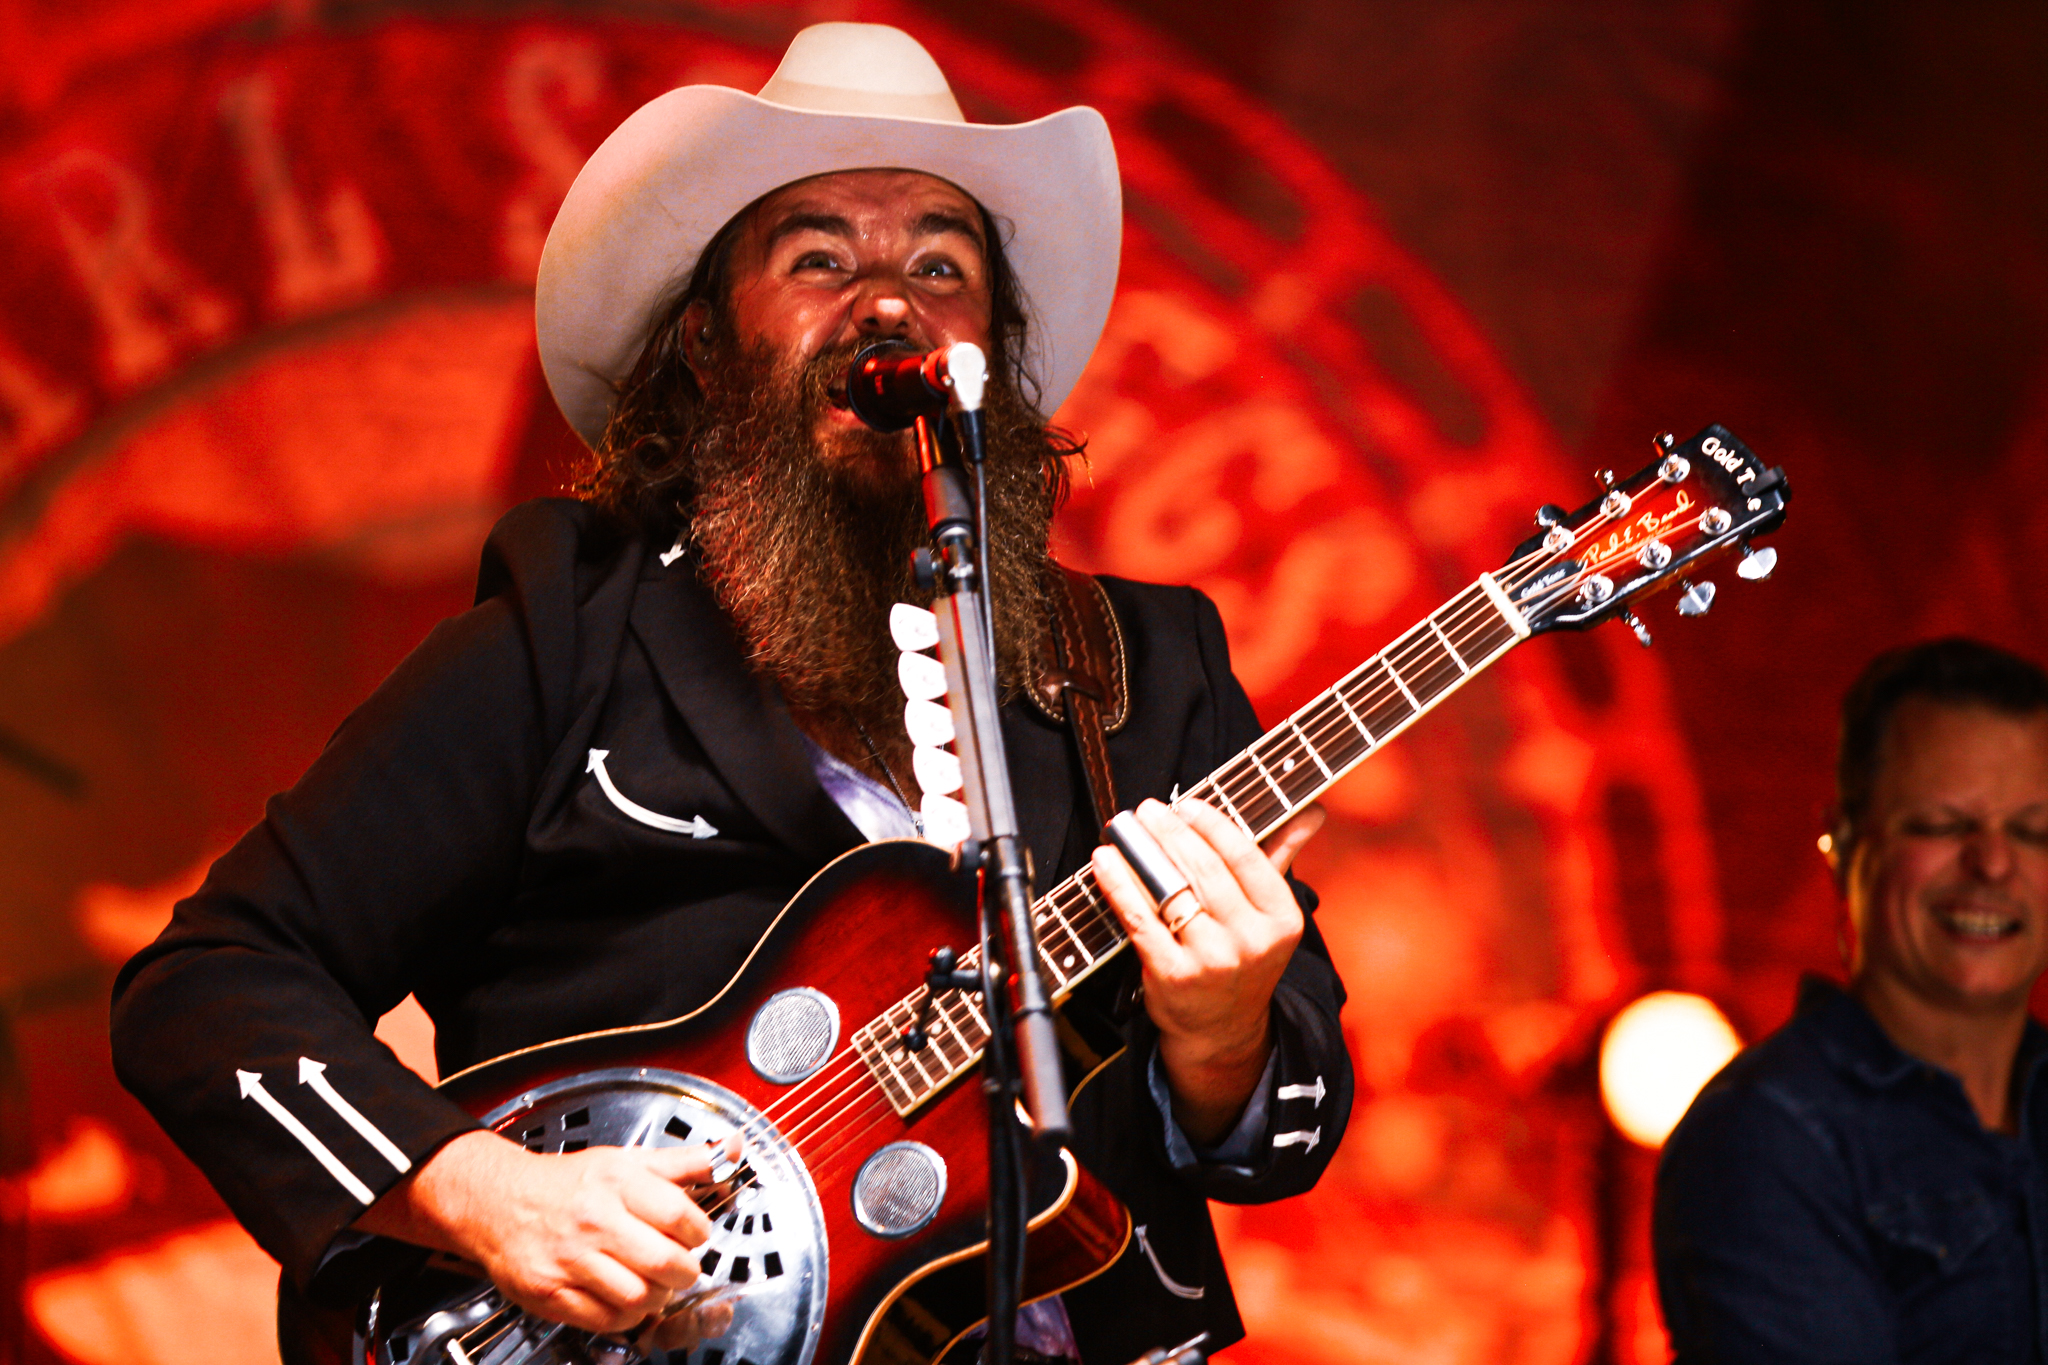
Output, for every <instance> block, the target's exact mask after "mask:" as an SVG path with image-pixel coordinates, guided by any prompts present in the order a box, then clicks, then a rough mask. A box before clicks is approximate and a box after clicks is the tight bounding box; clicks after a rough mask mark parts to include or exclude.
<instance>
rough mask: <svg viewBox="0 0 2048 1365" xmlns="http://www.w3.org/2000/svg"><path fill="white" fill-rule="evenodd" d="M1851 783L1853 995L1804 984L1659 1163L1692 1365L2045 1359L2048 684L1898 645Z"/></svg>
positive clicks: (1668, 1286)
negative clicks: (2038, 989)
mask: <svg viewBox="0 0 2048 1365" xmlns="http://www.w3.org/2000/svg"><path fill="white" fill-rule="evenodd" d="M1837 779H1838V791H1839V805H1838V810H1837V813H1836V819H1835V823H1834V828H1833V829H1832V831H1831V832H1830V834H1829V838H1828V840H1827V841H1826V845H1825V846H1826V847H1827V849H1828V856H1829V861H1830V865H1831V866H1832V867H1833V869H1834V873H1835V880H1836V884H1837V886H1838V887H1839V888H1840V890H1841V893H1842V897H1843V901H1844V904H1845V907H1846V910H1847V917H1846V922H1847V935H1848V937H1847V943H1846V945H1845V946H1846V948H1847V952H1848V955H1849V984H1848V988H1847V990H1846V991H1845V990H1843V989H1841V988H1839V987H1837V986H1835V985H1833V984H1832V983H1829V982H1825V981H1821V980H1819V979H1817V978H1816V979H1809V980H1808V981H1807V982H1806V983H1805V985H1804V987H1803V988H1802V990H1801V992H1800V998H1799V1008H1798V1013H1797V1015H1796V1016H1795V1017H1794V1019H1793V1020H1792V1022H1791V1023H1789V1024H1787V1025H1786V1026H1785V1027H1784V1028H1783V1029H1781V1030H1779V1031H1778V1032H1777V1033H1775V1034H1773V1035H1772V1036H1771V1037H1769V1038H1767V1039H1765V1040H1764V1041H1763V1042H1761V1043H1758V1044H1757V1045H1756V1046H1754V1047H1751V1048H1749V1049H1747V1050H1746V1051H1744V1052H1743V1054H1742V1055H1741V1056H1739V1057H1738V1058H1736V1059H1735V1061H1733V1062H1732V1063H1730V1064H1729V1066H1728V1067H1727V1069H1726V1070H1724V1071H1723V1072H1722V1073H1721V1074H1720V1075H1719V1076H1717V1077H1715V1079H1714V1080H1713V1081H1712V1082H1711V1083H1709V1084H1708V1086H1707V1087H1706V1089H1705V1090H1703V1091H1702V1092H1701V1093H1700V1096H1699V1098H1698V1099H1697V1100H1696V1101H1694V1103H1693V1106H1692V1108H1691V1110H1690V1111H1689V1112H1688V1113H1687V1114H1686V1116H1685V1119H1684V1121H1683V1122H1681V1123H1680V1124H1679V1126H1678V1128H1677V1130H1676V1131H1675V1132H1674V1133H1673V1134H1672V1137H1671V1140H1670V1142H1669V1143H1668V1144H1667V1145H1666V1147H1665V1151H1664V1159H1663V1164H1662V1166H1661V1167H1660V1168H1659V1170H1658V1175H1657V1201H1656V1214H1655V1225H1654V1232H1653V1238H1654V1242H1655V1247H1656V1261H1657V1282H1658V1289H1659V1292H1660V1294H1661V1296H1662V1298H1663V1304H1664V1316H1665V1321H1666V1323H1667V1325H1668V1326H1669V1328H1670V1331H1671V1340H1672V1345H1673V1348H1674V1350H1675V1353H1676V1357H1677V1360H1678V1361H1679V1362H1681V1365H1701V1363H1703V1362H1726V1361H1760V1362H1761V1361H1801V1362H1821V1361H1842V1362H1850V1361H1854V1362H1865V1363H1868V1362H1883V1361H1900V1362H1905V1361H1913V1362H1921V1361H1958V1362H1962V1361H1970V1362H1986V1361H2029V1362H2040V1361H2043V1360H2048V1350H2044V1340H2048V1336H2044V1334H2048V1311H2044V1304H2048V1087H2044V1084H2043V1082H2042V1080H2041V1076H2040V1073H2041V1070H2042V1067H2041V1062H2042V1060H2043V1058H2044V1057H2048V1029H2043V1028H2042V1027H2041V1026H2040V1025H2039V1024H2037V1023H2036V1022H2034V1021H2033V1020H2032V1019H2030V1018H2029V1017H2028V1015H2027V998H2028V994H2029V991H2030V990H2031V988H2032V986H2033V984H2034V981H2035V979H2036V978H2037V977H2038V976H2039V975H2040V974H2041V972H2042V970H2043V968H2044V967H2048V675H2044V674H2043V672H2042V671H2041V669H2040V668H2038V667H2037V666H2035V665H2034V664H2032V663H2029V662H2028V661H2026V660H2023V659H2020V658H2017V657H2015V656H2013V655H2010V654H2007V653H2004V652H2003V651H2000V650H1996V649H1993V648H1991V647H1989V646H1986V645H1982V644H1978V643H1975V642H1973V641H1968V640H1953V639H1952V640H1938V641H1934V642H1932V643H1928V644H1922V645H1917V646H1913V647H1911V648H1907V649H1902V650H1896V651H1893V652H1892V653H1889V654H1886V655H1883V656H1881V657H1880V658H1878V659H1877V660H1876V661H1875V662H1874V663H1872V664H1871V666H1870V667H1869V668H1868V669H1866V670H1865V672H1864V674H1863V676H1862V677H1861V678H1860V679H1858V681H1857V682H1856V684H1855V686H1854V687H1852V688H1851V689H1850V691H1849V694H1848V696H1847V698H1846V699H1845V700H1844V702H1843V710H1842V742H1841V752H1840V758H1839V763H1838V771H1837Z"/></svg>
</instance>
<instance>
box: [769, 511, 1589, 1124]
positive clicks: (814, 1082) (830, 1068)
mask: <svg viewBox="0 0 2048 1365" xmlns="http://www.w3.org/2000/svg"><path fill="white" fill-rule="evenodd" d="M1555 553H1556V552H1552V551H1548V550H1545V551H1541V552H1536V553H1532V555H1531V556H1529V557H1528V559H1529V560H1537V561H1541V560H1542V559H1544V558H1545V557H1546V556H1553V557H1554V555H1555ZM1522 562H1523V563H1526V562H1528V561H1527V560H1525V561H1522ZM1519 567H1520V564H1516V565H1511V566H1510V568H1509V570H1508V571H1504V572H1512V571H1513V570H1514V569H1517V568H1519ZM1543 567H1547V566H1543ZM1537 571H1539V572H1540V568H1539V569H1538V570H1537ZM1460 599H1465V600H1464V601H1463V603H1462V605H1461V603H1460ZM1447 606H1450V607H1457V608H1459V610H1458V615H1457V616H1456V617H1453V618H1451V619H1450V620H1447V621H1443V622H1440V623H1439V624H1440V625H1441V626H1442V627H1443V628H1444V630H1445V634H1446V635H1451V634H1453V632H1455V637H1454V638H1455V639H1457V640H1458V641H1461V642H1464V643H1466V644H1468V645H1469V644H1470V643H1471V642H1472V641H1473V640H1474V639H1475V638H1477V635H1476V632H1474V631H1472V630H1471V629H1470V628H1469V618H1470V616H1471V615H1473V614H1474V613H1475V612H1478V611H1480V610H1482V609H1487V610H1488V613H1489V614H1490V615H1491V616H1492V620H1491V621H1490V622H1488V624H1490V625H1495V626H1497V625H1498V622H1499V617H1498V614H1497V611H1493V610H1491V603H1490V602H1489V601H1487V600H1486V599H1484V598H1483V597H1477V598H1475V597H1474V595H1473V594H1472V592H1471V590H1470V589H1468V590H1466V592H1465V593H1461V594H1460V598H1459V599H1454V600H1453V602H1452V603H1451V604H1447ZM1442 610H1443V609H1440V612H1441V611H1442ZM1460 617H1462V618H1466V619H1459V618H1460ZM1425 624H1426V623H1425ZM1425 642H1426V636H1425V635H1424V632H1423V628H1422V627H1417V628H1415V629H1414V630H1412V631H1411V632H1409V634H1408V635H1405V636H1403V637H1402V638H1401V639H1398V640H1396V641H1395V642H1394V643H1393V644H1391V645H1389V646H1388V647H1387V648H1386V649H1385V650H1382V651H1381V654H1380V655H1376V656H1375V657H1374V659H1373V660H1369V661H1368V662H1367V664H1365V665H1363V666H1362V667H1361V669H1359V670H1354V672H1355V673H1361V674H1362V673H1363V672H1364V671H1365V670H1367V669H1370V668H1371V666H1372V664H1373V663H1378V662H1382V661H1384V660H1385V659H1386V658H1387V657H1388V656H1394V662H1395V663H1396V664H1397V665H1398V664H1400V663H1403V662H1407V663H1409V664H1410V667H1411V670H1412V667H1413V663H1412V660H1409V659H1406V658H1403V657H1402V656H1401V655H1400V654H1399V653H1398V651H1401V650H1402V648H1403V646H1407V647H1408V648H1409V649H1411V650H1412V649H1413V648H1414V647H1415V646H1416V645H1419V644H1422V643H1425ZM1345 681H1347V682H1356V681H1358V679H1357V678H1352V679H1347V680H1345ZM1343 686H1344V683H1343V682H1340V683H1339V684H1338V685H1337V687H1336V688H1333V689H1331V691H1332V692H1333V693H1334V692H1336V691H1338V690H1341V688H1342V687H1343ZM1397 692H1398V689H1397V688H1394V687H1390V686H1387V685H1386V683H1385V682H1384V681H1381V682H1378V683H1377V684H1376V685H1375V687H1374V690H1373V691H1372V692H1371V693H1368V694H1367V695H1366V696H1364V697H1362V698H1361V703H1362V704H1363V706H1364V709H1365V710H1366V711H1367V713H1368V714H1370V713H1372V712H1374V711H1375V710H1377V708H1378V705H1379V704H1381V703H1383V702H1388V701H1392V700H1393V699H1394V697H1395V696H1396V694H1397ZM1330 720H1331V721H1332V722H1335V723H1342V722H1341V720H1340V719H1339V718H1338V717H1335V716H1333V717H1331V718H1330ZM1307 742H1308V743H1310V744H1311V746H1312V747H1316V748H1317V749H1318V750H1319V751H1320V749H1322V748H1324V747H1327V741H1326V742H1325V744H1324V745H1316V744H1315V741H1314V739H1313V738H1309V739H1308V740H1307ZM1242 763H1243V755H1242V754H1240V755H1239V756H1238V757H1237V758H1236V759H1233V760H1232V762H1230V763H1226V764H1225V765H1224V768H1223V769H1220V770H1219V771H1218V772H1217V773H1216V774H1212V775H1211V777H1209V778H1206V779H1204V782H1205V783H1207V784H1212V785H1216V786H1218V787H1219V788H1220V789H1221V790H1223V791H1224V793H1225V795H1226V796H1227V795H1228V794H1229V788H1228V787H1227V786H1226V785H1224V784H1225V783H1227V782H1228V780H1229V777H1230V771H1229V770H1230V769H1231V768H1232V767H1233V766H1237V765H1241V764H1242ZM1219 778H1221V779H1222V781H1221V782H1219V781H1218V779H1219ZM1190 794H1192V793H1190ZM1097 894H1099V892H1098V893H1097ZM1048 895H1049V896H1050V893H1048ZM1088 899H1093V897H1089V898H1088ZM1053 908H1054V909H1057V908H1058V907H1057V906H1055V907H1053ZM1041 918H1042V917H1041ZM1083 947H1084V949H1085V948H1086V947H1087V945H1086V944H1085V943H1084V944H1083ZM1090 955H1091V956H1093V957H1096V959H1097V961H1100V954H1096V953H1092V952H1091V954H1090ZM921 994H922V993H921V992H919V993H913V995H912V996H911V997H909V998H908V999H906V1000H903V1001H898V1002H896V1003H895V1004H894V1005H892V1006H891V1007H890V1008H889V1009H888V1010H886V1011H884V1013H883V1015H882V1016H881V1017H882V1018H888V1017H889V1016H891V1015H893V1014H895V1013H897V1012H898V1011H899V1010H905V1007H906V1006H907V1007H909V1009H908V1010H906V1012H911V1013H914V1011H915V1007H916V1006H918V1005H921V1004H922V1003H923V1002H922V999H921ZM956 998H957V997H956ZM950 1004H951V1002H950V1001H948V1000H946V999H945V998H943V997H942V998H941V999H940V1000H938V1001H936V1002H934V1005H935V1008H937V1009H938V1010H940V1011H942V1012H943V1014H944V1016H945V1017H946V1021H947V1022H948V1023H950V1024H952V1025H953V1026H954V1027H955V1028H956V1030H958V1031H959V1032H960V1033H961V1035H962V1037H961V1040H960V1041H962V1042H964V1043H965V1042H968V1039H967V1037H966V1030H965V1029H961V1028H960V1027H959V1023H960V1021H959V1020H958V1019H957V1018H955V1017H953V1012H952V1010H951V1009H950V1008H949V1006H950ZM971 1017H972V1021H973V1024H974V1025H975V1026H976V1027H977V1028H979V1029H981V1030H982V1037H983V1039H984V1040H985V1038H986V1027H987V1026H986V1024H985V1022H984V1021H983V1020H982V1019H981V1018H980V1017H979V1015H978V1014H975V1015H973V1016H971ZM871 1028H872V1025H869V1026H864V1031H865V1030H866V1029H871ZM978 1053H979V1048H978V1046H975V1045H974V1044H972V1043H969V1045H968V1048H967V1053H966V1055H965V1057H963V1059H962V1060H961V1061H960V1062H958V1063H955V1062H953V1061H952V1060H951V1059H950V1058H944V1051H943V1048H941V1049H940V1055H941V1057H942V1058H944V1060H945V1062H946V1065H945V1067H944V1073H945V1074H944V1076H942V1077H941V1078H940V1080H939V1081H937V1082H934V1081H933V1080H932V1078H931V1077H930V1076H929V1075H927V1074H924V1068H923V1067H921V1066H915V1070H916V1071H917V1072H918V1073H919V1074H918V1075H917V1076H916V1077H915V1081H916V1084H912V1078H910V1077H907V1076H905V1075H904V1074H903V1071H902V1069H901V1068H898V1069H897V1077H896V1079H897V1081H898V1084H899V1085H901V1086H902V1087H903V1088H904V1089H905V1091H906V1093H907V1094H908V1095H909V1096H911V1097H919V1096H918V1095H917V1092H918V1091H919V1090H925V1091H926V1092H929V1091H931V1090H935V1089H936V1088H937V1086H938V1085H939V1084H943V1082H944V1081H945V1080H947V1079H950V1078H951V1076H952V1075H955V1074H958V1072H960V1071H963V1070H966V1069H968V1068H969V1067H971V1065H972V1064H973V1061H974V1060H975V1059H976V1057H977V1056H978ZM906 1060H909V1057H908V1056H906ZM885 1065H886V1062H885ZM913 1065H914V1064H913ZM871 1070H872V1067H871V1064H870V1063H868V1062H867V1059H865V1058H863V1057H861V1056H859V1055H858V1047H857V1045H855V1044H851V1043H850V1044H849V1046H848V1048H847V1049H845V1050H844V1051H843V1052H842V1053H841V1054H840V1055H839V1056H837V1057H835V1058H833V1059H832V1061H831V1062H830V1063H828V1065H827V1066H826V1067H825V1068H823V1069H821V1073H820V1074H819V1075H817V1076H815V1077H813V1078H811V1079H810V1080H807V1081H806V1082H805V1083H804V1084H803V1085H802V1086H801V1087H799V1089H798V1090H797V1091H793V1092H792V1093H791V1094H789V1095H786V1096H784V1097H783V1098H782V1099H781V1100H779V1101H777V1103H776V1104H775V1105H773V1106H771V1107H770V1108H769V1109H767V1110H764V1111H763V1114H764V1117H766V1118H768V1119H769V1120H770V1121H771V1122H777V1124H778V1126H786V1127H787V1129H788V1132H787V1137H788V1140H790V1141H791V1143H792V1145H799V1146H800V1145H801V1144H802V1143H803V1142H804V1141H805V1140H806V1139H808V1138H809V1137H810V1136H812V1135H813V1133H814V1132H815V1128H816V1125H817V1123H819V1122H830V1121H837V1120H841V1119H843V1117H844V1111H845V1107H846V1104H847V1103H848V1102H849V1101H848V1098H847V1096H846V1093H845V1091H846V1089H847V1087H848V1084H849V1083H850V1085H851V1087H852V1088H854V1089H856V1090H857V1089H858V1088H859V1087H860V1081H861V1080H862V1079H863V1078H864V1073H869V1072H871ZM865 1078H867V1079H873V1077H872V1076H871V1075H869V1076H866V1077H865ZM885 1097H886V1095H885ZM855 1102H857V1096H856V1097H855ZM891 1107H893V1106H891ZM806 1129H809V1130H811V1131H809V1132H807V1131H805V1130H806Z"/></svg>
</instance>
